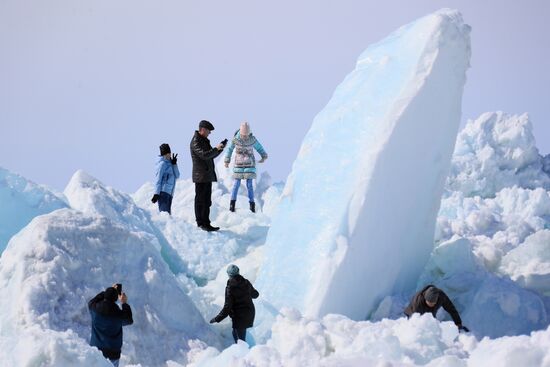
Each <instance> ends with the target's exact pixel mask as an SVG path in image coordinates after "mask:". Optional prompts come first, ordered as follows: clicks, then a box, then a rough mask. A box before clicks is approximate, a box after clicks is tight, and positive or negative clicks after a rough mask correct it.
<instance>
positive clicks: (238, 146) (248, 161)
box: [224, 122, 267, 213]
mask: <svg viewBox="0 0 550 367" xmlns="http://www.w3.org/2000/svg"><path fill="white" fill-rule="evenodd" d="M254 150H256V151H257V152H258V153H259V154H260V156H261V157H262V159H260V160H259V161H258V163H263V162H264V161H265V160H266V159H267V153H266V152H265V150H264V147H263V146H262V144H260V142H259V141H258V140H257V139H256V137H255V136H254V135H252V133H251V132H250V126H249V125H248V122H243V123H242V124H241V128H240V129H239V130H238V131H237V132H236V133H235V136H234V137H233V139H232V140H231V143H230V144H229V148H228V149H227V153H225V159H224V163H225V167H229V162H231V155H232V154H233V151H235V164H234V165H233V178H234V179H235V183H234V184H233V191H232V192H231V202H230V204H229V210H231V211H232V212H234V211H235V202H236V200H237V193H238V192H239V187H240V186H241V180H246V188H247V189H248V201H249V203H250V211H252V212H253V213H255V212H256V204H255V202H254V187H253V186H252V180H253V179H255V178H256V158H255V157H254Z"/></svg>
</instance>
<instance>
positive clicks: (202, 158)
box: [190, 131, 222, 183]
mask: <svg viewBox="0 0 550 367" xmlns="http://www.w3.org/2000/svg"><path fill="white" fill-rule="evenodd" d="M190 149H191V159H192V160H193V175H192V176H193V182H195V183H207V182H216V181H218V177H217V176H216V170H215V169H214V158H216V157H217V156H219V155H220V154H221V152H222V151H221V150H218V149H216V148H212V146H211V145H210V140H209V139H208V138H205V137H204V136H202V135H201V134H199V132H198V131H195V134H194V135H193V139H191V144H190Z"/></svg>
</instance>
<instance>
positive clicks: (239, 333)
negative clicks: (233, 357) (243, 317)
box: [233, 328, 246, 344]
mask: <svg viewBox="0 0 550 367" xmlns="http://www.w3.org/2000/svg"><path fill="white" fill-rule="evenodd" d="M233 339H235V344H237V341H238V340H239V339H241V340H242V341H246V328H245V329H235V328H234V329H233Z"/></svg>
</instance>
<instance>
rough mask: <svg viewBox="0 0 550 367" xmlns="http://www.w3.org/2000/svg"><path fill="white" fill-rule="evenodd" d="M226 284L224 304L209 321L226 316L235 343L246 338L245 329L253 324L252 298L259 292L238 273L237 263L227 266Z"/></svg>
mask: <svg viewBox="0 0 550 367" xmlns="http://www.w3.org/2000/svg"><path fill="white" fill-rule="evenodd" d="M227 275H228V276H229V279H228V280H227V286H226V287H225V304H224V305H223V309H222V310H221V311H220V313H219V314H218V316H216V317H214V318H213V319H212V320H210V323H211V324H213V323H215V322H220V321H222V320H223V319H225V318H226V317H227V316H229V317H231V320H232V322H233V339H235V343H237V341H238V340H239V339H240V340H243V341H244V340H245V339H246V329H247V328H249V327H252V326H253V324H254V316H255V315H256V309H255V308H254V303H253V302H252V299H253V298H258V296H259V295H260V293H258V291H257V290H256V289H254V287H253V286H252V284H250V282H249V281H248V280H247V279H245V278H244V277H242V276H241V275H240V274H239V268H238V267H237V265H229V266H228V267H227Z"/></svg>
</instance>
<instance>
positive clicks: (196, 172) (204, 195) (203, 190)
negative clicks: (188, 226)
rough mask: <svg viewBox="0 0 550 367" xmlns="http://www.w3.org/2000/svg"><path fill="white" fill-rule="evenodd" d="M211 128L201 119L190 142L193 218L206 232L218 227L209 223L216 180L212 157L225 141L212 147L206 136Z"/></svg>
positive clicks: (216, 154) (219, 151) (207, 122)
mask: <svg viewBox="0 0 550 367" xmlns="http://www.w3.org/2000/svg"><path fill="white" fill-rule="evenodd" d="M213 130H214V126H213V125H212V124H211V123H210V122H209V121H206V120H202V121H201V122H200V123H199V130H196V131H195V134H194V135H193V139H191V144H190V148H191V159H192V160H193V175H192V176H193V182H194V183H195V219H196V221H197V226H198V227H199V228H201V229H202V230H204V231H208V232H211V231H217V230H218V229H220V228H219V227H214V226H212V225H211V224H210V206H211V205H212V182H216V181H218V178H217V176H216V171H215V168H214V158H216V157H217V156H219V155H220V154H221V152H222V151H223V148H224V147H225V143H227V140H225V141H223V142H221V143H220V144H218V145H217V146H216V147H215V148H212V146H211V145H210V140H208V136H209V135H210V132H211V131H213Z"/></svg>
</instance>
